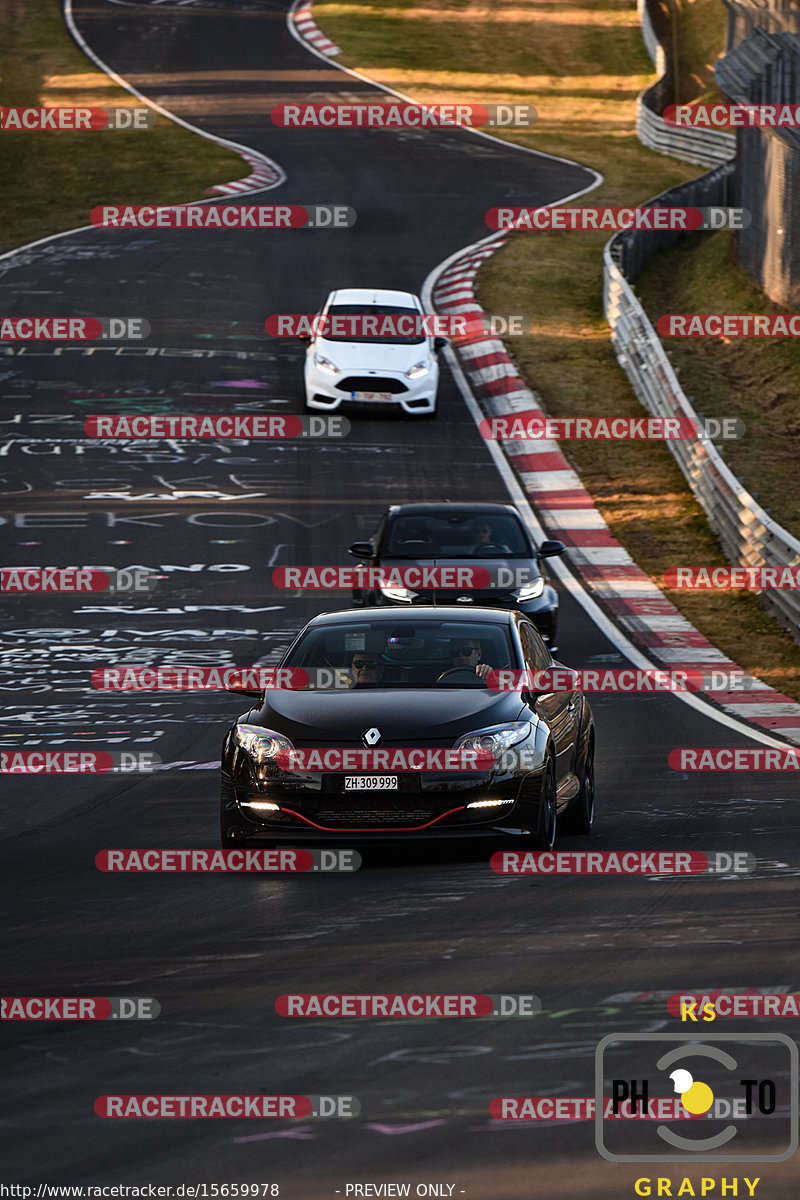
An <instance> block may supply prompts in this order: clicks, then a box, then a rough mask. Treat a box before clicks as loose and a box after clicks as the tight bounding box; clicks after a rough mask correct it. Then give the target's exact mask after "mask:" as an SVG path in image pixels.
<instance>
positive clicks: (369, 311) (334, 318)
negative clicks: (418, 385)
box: [320, 304, 426, 346]
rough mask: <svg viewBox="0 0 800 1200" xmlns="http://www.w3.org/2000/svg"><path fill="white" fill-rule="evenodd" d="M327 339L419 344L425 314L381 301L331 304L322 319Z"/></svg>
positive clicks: (323, 331)
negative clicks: (375, 303) (377, 303)
mask: <svg viewBox="0 0 800 1200" xmlns="http://www.w3.org/2000/svg"><path fill="white" fill-rule="evenodd" d="M320 320H321V322H322V325H321V334H322V337H324V338H325V340H326V341H328V342H370V343H378V344H389V345H395V346H417V345H419V344H420V343H421V342H424V341H425V336H426V335H425V325H424V320H425V318H424V314H423V313H420V312H417V310H416V309H415V308H392V307H391V306H389V305H384V304H382V305H381V306H380V308H378V307H377V306H376V305H374V304H332V305H331V306H330V308H329V309H328V311H327V313H326V314H325V316H324V317H323V318H321V319H320Z"/></svg>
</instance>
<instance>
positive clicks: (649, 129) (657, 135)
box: [636, 0, 736, 167]
mask: <svg viewBox="0 0 800 1200" xmlns="http://www.w3.org/2000/svg"><path fill="white" fill-rule="evenodd" d="M636 8H637V12H638V14H639V21H640V23H641V27H642V38H643V39H644V44H645V46H646V48H647V52H648V54H649V55H650V58H651V59H652V61H653V66H654V67H655V69H656V71H657V72H658V75H659V78H658V80H657V82H656V83H655V84H653V85H651V86H650V87H647V88H645V89H644V91H642V92H640V93H639V95H638V96H637V97H636V136H637V137H638V139H639V141H640V142H641V143H642V145H644V146H647V148H648V149H649V150H657V151H658V153H659V154H669V155H671V156H672V157H673V158H679V159H681V160H682V161H683V162H690V163H697V164H698V165H699V166H701V167H715V166H717V165H718V164H719V163H723V162H727V161H728V160H729V159H731V158H733V157H734V155H735V154H736V138H735V136H734V135H733V134H730V133H720V132H719V131H717V130H712V129H691V128H686V129H679V128H677V127H676V126H674V125H668V124H667V122H666V121H665V120H664V118H663V117H662V116H661V115H660V110H662V109H663V107H664V105H665V104H666V102H667V101H666V97H667V95H668V94H669V87H668V86H667V84H668V79H669V74H670V67H669V62H668V59H667V55H666V52H665V50H664V47H663V46H662V45H661V43H660V41H659V40H658V36H657V35H656V31H655V28H654V26H653V22H652V19H651V17H650V9H649V0H637V3H636Z"/></svg>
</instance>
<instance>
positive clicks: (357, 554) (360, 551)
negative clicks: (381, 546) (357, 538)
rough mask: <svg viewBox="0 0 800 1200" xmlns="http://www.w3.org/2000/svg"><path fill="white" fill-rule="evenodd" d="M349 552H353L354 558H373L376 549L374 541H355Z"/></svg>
mask: <svg viewBox="0 0 800 1200" xmlns="http://www.w3.org/2000/svg"><path fill="white" fill-rule="evenodd" d="M347 553H348V554H352V556H353V558H372V557H373V556H374V554H375V551H374V550H373V548H372V542H353V544H352V546H350V548H349V549H348V551H347Z"/></svg>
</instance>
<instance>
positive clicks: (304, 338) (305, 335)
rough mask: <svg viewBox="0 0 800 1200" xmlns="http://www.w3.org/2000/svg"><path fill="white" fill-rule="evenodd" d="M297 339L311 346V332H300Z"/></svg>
mask: <svg viewBox="0 0 800 1200" xmlns="http://www.w3.org/2000/svg"><path fill="white" fill-rule="evenodd" d="M297 340H298V342H305V344H306V346H310V345H311V334H310V333H298V335H297Z"/></svg>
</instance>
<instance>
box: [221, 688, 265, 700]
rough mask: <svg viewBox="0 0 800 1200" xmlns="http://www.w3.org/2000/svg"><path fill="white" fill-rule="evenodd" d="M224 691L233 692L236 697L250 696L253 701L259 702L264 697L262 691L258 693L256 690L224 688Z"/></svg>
mask: <svg viewBox="0 0 800 1200" xmlns="http://www.w3.org/2000/svg"><path fill="white" fill-rule="evenodd" d="M225 691H226V692H235V693H236V695H237V696H252V698H253V699H254V700H260V699H261V698H262V697H263V695H264V692H263V691H258V689H256V688H246V687H226V688H225Z"/></svg>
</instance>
